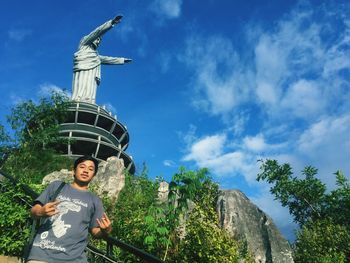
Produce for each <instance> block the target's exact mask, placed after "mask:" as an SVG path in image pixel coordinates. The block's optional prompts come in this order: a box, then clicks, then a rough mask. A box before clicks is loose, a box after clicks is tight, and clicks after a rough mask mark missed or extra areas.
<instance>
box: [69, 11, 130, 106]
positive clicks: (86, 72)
mask: <svg viewBox="0 0 350 263" xmlns="http://www.w3.org/2000/svg"><path fill="white" fill-rule="evenodd" d="M121 19H122V16H116V17H115V18H114V19H112V20H109V21H107V22H106V23H104V24H103V25H101V26H99V27H98V28H96V29H95V30H94V31H92V32H91V33H90V34H89V35H87V36H84V37H83V38H82V39H81V40H80V43H79V48H78V51H77V52H76V53H75V54H74V66H73V84H72V93H73V94H72V100H75V101H83V102H89V103H95V101H96V89H97V86H98V85H99V84H100V81H101V64H109V65H118V64H125V63H129V62H131V59H128V58H118V57H107V56H100V55H99V54H98V53H97V51H96V50H97V48H98V46H99V45H100V42H101V37H102V35H103V34H104V33H106V32H107V31H108V30H110V29H111V28H112V27H113V26H114V25H116V24H118V23H120V21H121Z"/></svg>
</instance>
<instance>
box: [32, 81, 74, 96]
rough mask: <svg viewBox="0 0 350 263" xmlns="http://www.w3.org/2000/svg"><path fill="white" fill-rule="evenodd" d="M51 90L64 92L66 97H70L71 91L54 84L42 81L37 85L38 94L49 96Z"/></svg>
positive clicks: (59, 92)
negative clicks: (42, 82)
mask: <svg viewBox="0 0 350 263" xmlns="http://www.w3.org/2000/svg"><path fill="white" fill-rule="evenodd" d="M52 92H56V93H58V94H64V95H66V96H67V97H71V95H72V94H71V93H70V92H69V91H67V90H65V89H63V88H61V87H58V86H56V85H54V84H50V83H44V84H41V85H40V86H39V92H38V94H39V96H50V95H51V93H52Z"/></svg>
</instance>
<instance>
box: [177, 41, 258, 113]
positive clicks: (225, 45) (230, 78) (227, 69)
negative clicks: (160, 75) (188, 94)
mask: <svg viewBox="0 0 350 263" xmlns="http://www.w3.org/2000/svg"><path fill="white" fill-rule="evenodd" d="M179 59H180V61H182V62H184V63H185V64H186V65H187V66H188V67H190V68H191V69H193V71H194V72H195V74H194V79H193V83H191V86H194V89H195V93H196V94H195V96H194V99H193V104H194V105H195V106H196V107H198V108H199V109H201V110H204V111H206V112H208V113H210V114H214V115H227V114H229V115H230V114H231V111H232V110H233V109H234V108H235V107H236V106H238V105H241V104H243V103H245V102H247V101H248V100H249V95H250V93H251V88H252V85H253V84H252V81H251V80H252V79H251V75H252V74H251V72H250V71H248V72H243V71H244V69H243V68H242V66H241V64H240V60H239V57H238V55H237V53H236V51H235V50H234V48H233V45H232V43H231V41H230V40H229V39H227V38H225V37H221V36H212V37H209V38H204V37H201V36H194V37H193V36H191V37H189V38H188V39H187V41H186V48H185V51H184V53H183V54H181V56H179Z"/></svg>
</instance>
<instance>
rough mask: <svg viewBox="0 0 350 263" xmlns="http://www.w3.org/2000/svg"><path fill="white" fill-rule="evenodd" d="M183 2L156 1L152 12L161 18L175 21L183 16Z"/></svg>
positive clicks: (176, 0) (153, 3)
mask: <svg viewBox="0 0 350 263" xmlns="http://www.w3.org/2000/svg"><path fill="white" fill-rule="evenodd" d="M181 7H182V0H154V1H153V2H152V4H151V10H152V11H153V12H154V13H156V14H157V15H158V16H159V17H161V18H167V19H174V18H178V17H179V16H180V15H181Z"/></svg>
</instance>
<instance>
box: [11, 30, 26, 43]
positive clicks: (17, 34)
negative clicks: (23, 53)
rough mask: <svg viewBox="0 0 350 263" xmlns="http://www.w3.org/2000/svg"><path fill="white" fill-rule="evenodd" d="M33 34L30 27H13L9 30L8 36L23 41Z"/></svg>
mask: <svg viewBox="0 0 350 263" xmlns="http://www.w3.org/2000/svg"><path fill="white" fill-rule="evenodd" d="M31 34H32V30H29V29H11V30H9V31H8V36H9V38H10V39H11V40H14V41H17V42H21V41H23V40H24V39H25V38H26V37H28V36H30V35H31Z"/></svg>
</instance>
